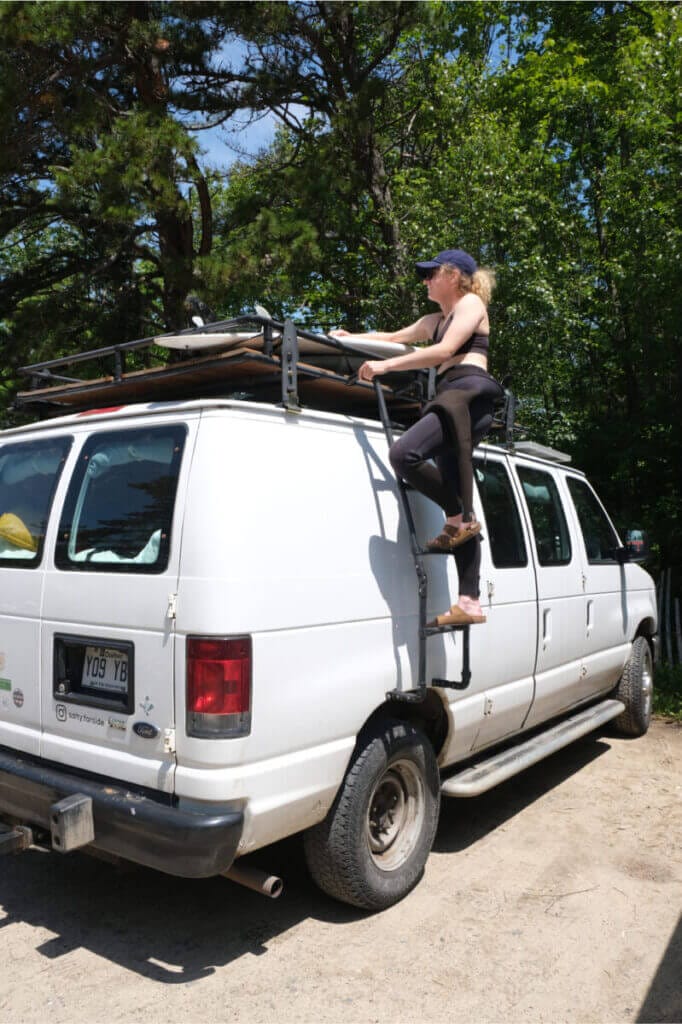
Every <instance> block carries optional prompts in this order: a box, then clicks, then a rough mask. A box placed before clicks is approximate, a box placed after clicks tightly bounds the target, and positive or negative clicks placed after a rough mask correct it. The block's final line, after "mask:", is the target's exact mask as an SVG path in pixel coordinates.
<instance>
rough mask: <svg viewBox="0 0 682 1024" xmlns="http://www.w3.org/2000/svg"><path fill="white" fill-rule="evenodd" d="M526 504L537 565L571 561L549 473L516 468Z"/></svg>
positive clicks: (562, 511) (567, 537)
mask: <svg viewBox="0 0 682 1024" xmlns="http://www.w3.org/2000/svg"><path fill="white" fill-rule="evenodd" d="M516 471H517V473H518V474H519V480H520V481H521V486H522V487H523V493H524V495H525V498H526V504H527V505H528V512H529V513H530V520H531V523H532V524H533V533H534V534H535V548H536V550H537V553H538V562H539V563H540V565H566V564H567V563H568V562H570V561H571V538H570V535H569V532H568V526H567V525H566V517H565V515H564V510H563V506H562V504H561V498H560V497H559V492H558V490H557V486H556V484H555V483H554V480H553V479H552V476H551V475H550V474H549V473H545V472H543V471H542V470H541V469H532V468H530V467H529V466H517V467H516Z"/></svg>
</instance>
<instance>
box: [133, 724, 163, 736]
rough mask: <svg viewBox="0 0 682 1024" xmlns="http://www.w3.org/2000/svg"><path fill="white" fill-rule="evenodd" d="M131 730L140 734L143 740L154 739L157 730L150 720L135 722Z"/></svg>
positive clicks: (157, 733) (157, 732)
mask: <svg viewBox="0 0 682 1024" xmlns="http://www.w3.org/2000/svg"><path fill="white" fill-rule="evenodd" d="M133 732H134V733H136V734H137V735H138V736H141V737H142V739H143V740H155V739H156V737H157V736H158V735H159V730H158V729H157V728H156V726H155V725H152V723H151V722H135V725H134V726H133Z"/></svg>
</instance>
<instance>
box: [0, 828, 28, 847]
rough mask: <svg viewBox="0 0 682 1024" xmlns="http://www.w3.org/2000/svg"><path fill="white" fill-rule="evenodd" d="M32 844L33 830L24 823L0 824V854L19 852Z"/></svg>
mask: <svg viewBox="0 0 682 1024" xmlns="http://www.w3.org/2000/svg"><path fill="white" fill-rule="evenodd" d="M29 846H33V832H32V831H31V829H30V828H27V827H26V825H2V824H0V854H2V853H21V852H22V850H28V848H29Z"/></svg>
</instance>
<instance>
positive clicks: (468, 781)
mask: <svg viewBox="0 0 682 1024" xmlns="http://www.w3.org/2000/svg"><path fill="white" fill-rule="evenodd" d="M623 711H625V705H624V704H623V702H622V701H620V700H603V701H601V702H600V703H599V704H595V705H594V706H593V707H591V708H587V709H586V710H585V711H579V712H577V713H576V714H574V715H571V717H570V718H566V719H564V720H563V722H559V724H558V725H554V726H552V728H551V729H545V731H544V732H541V733H539V734H538V735H537V736H533V737H531V739H529V740H526V742H525V743H520V744H518V745H517V746H515V747H508V748H507V749H506V750H503V751H501V752H500V753H499V754H493V756H492V757H489V758H487V759H486V760H485V761H479V762H478V764H475V765H472V766H471V767H470V768H465V769H464V771H461V772H459V773H458V774H457V775H451V776H450V778H449V779H446V780H445V782H443V784H442V785H441V787H440V790H441V793H442V794H443V796H459V797H463V796H479V795H480V794H481V793H485V792H486V791H487V790H488V789H492V788H493V786H497V785H499V783H500V782H504V781H505V780H506V779H510V778H511V777H512V776H513V775H517V774H518V773H519V772H522V771H523V770H524V769H525V768H530V766H531V765H533V764H536V763H537V762H538V761H541V760H542V759H543V758H544V757H547V755H548V754H552V753H554V751H555V750H561V748H562V747H567V746H568V744H569V743H572V742H573V741H574V740H577V739H579V738H580V737H581V736H585V735H586V734H587V733H588V732H592V731H593V730H594V729H598V728H599V726H600V725H604V724H605V723H606V722H610V721H611V719H612V718H617V717H618V715H620V714H622V712H623Z"/></svg>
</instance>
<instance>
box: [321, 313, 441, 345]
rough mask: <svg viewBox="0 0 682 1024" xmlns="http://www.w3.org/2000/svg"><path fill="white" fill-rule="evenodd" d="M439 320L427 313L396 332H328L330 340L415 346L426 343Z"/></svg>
mask: <svg viewBox="0 0 682 1024" xmlns="http://www.w3.org/2000/svg"><path fill="white" fill-rule="evenodd" d="M439 319H440V317H439V314H438V313H429V314H427V315H426V316H422V317H420V318H419V320H416V321H415V323H413V324H409V326H407V327H402V328H401V329H400V330H398V331H362V332H359V333H355V332H354V331H345V330H343V329H342V328H340V329H339V330H335V331H329V337H330V338H339V339H340V340H341V341H343V339H344V338H347V337H352V338H367V340H368V341H393V342H396V343H399V344H402V345H416V344H417V343H418V342H420V341H428V340H429V338H430V337H431V336H432V335H433V331H434V329H435V326H436V324H437V322H438V320H439Z"/></svg>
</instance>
